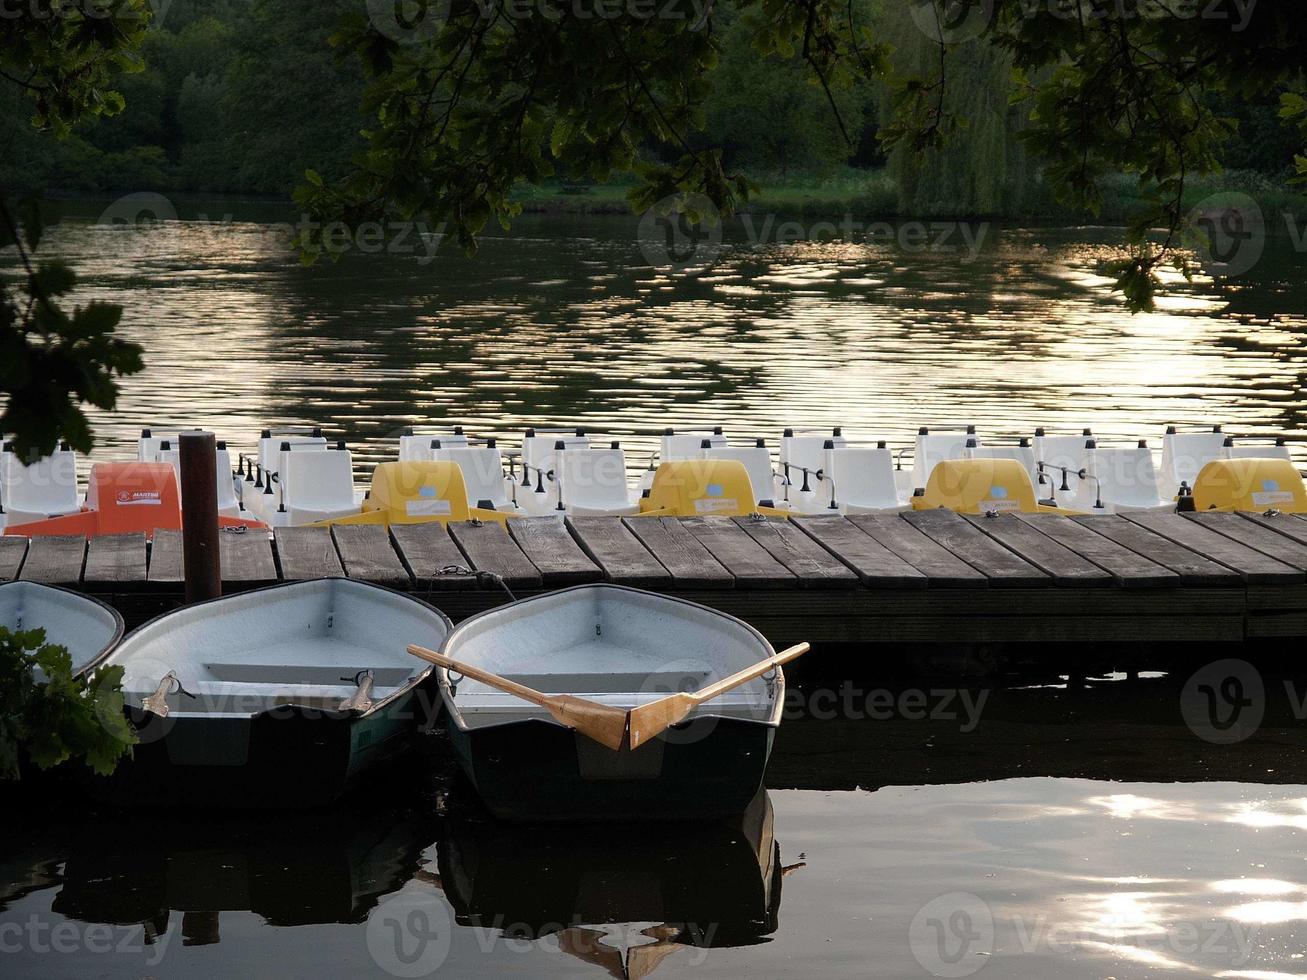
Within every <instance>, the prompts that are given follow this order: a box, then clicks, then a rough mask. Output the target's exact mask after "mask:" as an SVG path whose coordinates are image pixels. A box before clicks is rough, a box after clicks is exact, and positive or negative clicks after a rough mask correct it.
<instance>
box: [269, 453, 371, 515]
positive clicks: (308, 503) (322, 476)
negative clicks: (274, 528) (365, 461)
mask: <svg viewBox="0 0 1307 980" xmlns="http://www.w3.org/2000/svg"><path fill="white" fill-rule="evenodd" d="M280 466H281V469H280V470H279V471H278V473H279V477H278V478H279V479H280V481H281V490H282V497H281V499H282V503H284V504H285V505H286V506H287V507H300V508H303V509H305V510H338V509H340V508H344V507H350V506H352V505H353V503H354V456H353V454H352V453H351V452H350V451H349V450H348V449H329V450H325V451H323V452H297V451H289V452H283V453H282V454H281V463H280Z"/></svg>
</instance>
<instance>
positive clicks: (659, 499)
mask: <svg viewBox="0 0 1307 980" xmlns="http://www.w3.org/2000/svg"><path fill="white" fill-rule="evenodd" d="M756 499H757V498H755V497H754V495H753V484H752V483H750V482H749V471H748V469H746V468H745V465H744V464H743V463H741V462H740V461H739V460H735V459H685V460H677V461H674V462H667V463H661V464H659V466H658V471H657V472H656V473H654V478H653V485H652V486H651V487H650V488H649V496H648V497H645V498H644V499H643V500H641V501H640V514H639V516H640V517H744V516H746V515H748V514H770V515H772V516H774V517H788V516H789V511H785V510H780V509H779V508H776V507H767V506H764V505H762V504H757V503H755V500H756Z"/></svg>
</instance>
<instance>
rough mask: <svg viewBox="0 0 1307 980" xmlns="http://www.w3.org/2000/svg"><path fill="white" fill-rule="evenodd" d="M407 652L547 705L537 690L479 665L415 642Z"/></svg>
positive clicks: (524, 698)
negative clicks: (476, 665) (454, 658)
mask: <svg viewBox="0 0 1307 980" xmlns="http://www.w3.org/2000/svg"><path fill="white" fill-rule="evenodd" d="M408 652H409V653H411V654H412V655H413V656H415V657H417V658H418V659H419V660H425V661H426V662H427V663H431V664H435V665H436V666H437V667H444V668H446V669H447V670H456V671H458V672H459V673H460V674H462V675H463V676H464V677H470V678H472V679H473V680H474V681H480V682H481V683H482V684H489V685H490V686H491V687H497V688H499V690H501V691H505V692H507V693H508V694H514V695H516V696H517V697H519V698H521V699H522V700H523V701H530V702H531V703H532V704H538V705H541V706H542V707H548V705H547V704H545V696H544V695H543V694H541V693H540V692H539V691H535V690H532V689H531V688H529V687H526V686H524V685H522V684H519V683H517V682H516V681H510V680H509V679H508V678H507V677H500V676H499V675H498V674H492V673H491V672H490V671H488V670H482V669H481V668H480V667H473V666H472V665H471V664H465V663H460V662H459V661H457V660H450V659H449V658H448V657H446V656H445V655H444V654H443V653H436V651H435V650H428V649H427V648H426V647H420V646H418V645H417V644H416V643H410V644H409V647H408Z"/></svg>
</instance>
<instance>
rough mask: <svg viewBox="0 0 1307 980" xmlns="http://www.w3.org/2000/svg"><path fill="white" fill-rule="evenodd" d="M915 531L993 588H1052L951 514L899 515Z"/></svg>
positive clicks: (1042, 575) (1038, 574)
mask: <svg viewBox="0 0 1307 980" xmlns="http://www.w3.org/2000/svg"><path fill="white" fill-rule="evenodd" d="M903 520H905V521H907V522H908V523H909V524H911V525H912V526H913V527H915V528H916V529H917V530H918V531H921V532H922V533H923V534H925V535H926V536H927V537H929V538H930V539H932V540H933V541H934V542H935V543H936V544H938V545H940V546H942V547H944V548H946V549H948V550H949V551H951V552H952V553H953V554H954V555H956V556H957V557H958V558H961V559H962V560H963V561H965V562H966V563H967V564H968V565H970V566H971V567H972V568H974V569H976V570H977V571H980V572H983V573H984V574H985V577H986V578H988V579H989V584H990V585H991V586H994V587H996V588H1015V587H1018V586H1019V587H1023V588H1029V587H1031V586H1041V585H1052V584H1053V579H1052V577H1051V576H1050V575H1048V574H1047V573H1045V572H1042V571H1040V570H1039V569H1038V568H1036V567H1035V566H1034V565H1032V564H1030V562H1028V561H1026V560H1025V559H1023V558H1020V557H1018V556H1017V555H1015V554H1014V553H1012V552H1011V551H1009V550H1008V549H1007V548H1005V547H1003V546H1002V545H1001V544H999V543H998V542H996V541H995V540H994V539H993V538H991V537H989V536H988V535H987V534H985V533H984V532H983V531H981V530H979V529H977V528H976V527H975V526H974V525H972V524H971V523H970V522H969V521H968V520H967V519H966V518H965V517H962V516H961V515H960V514H955V513H954V512H953V511H951V510H917V511H909V512H908V513H906V514H904V515H903Z"/></svg>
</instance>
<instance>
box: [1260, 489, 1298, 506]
mask: <svg viewBox="0 0 1307 980" xmlns="http://www.w3.org/2000/svg"><path fill="white" fill-rule="evenodd" d="M1253 503H1254V504H1256V505H1257V506H1258V507H1270V506H1271V505H1272V504H1291V503H1293V494H1292V493H1290V492H1289V491H1288V490H1264V491H1262V492H1260V493H1254V494H1253Z"/></svg>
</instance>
